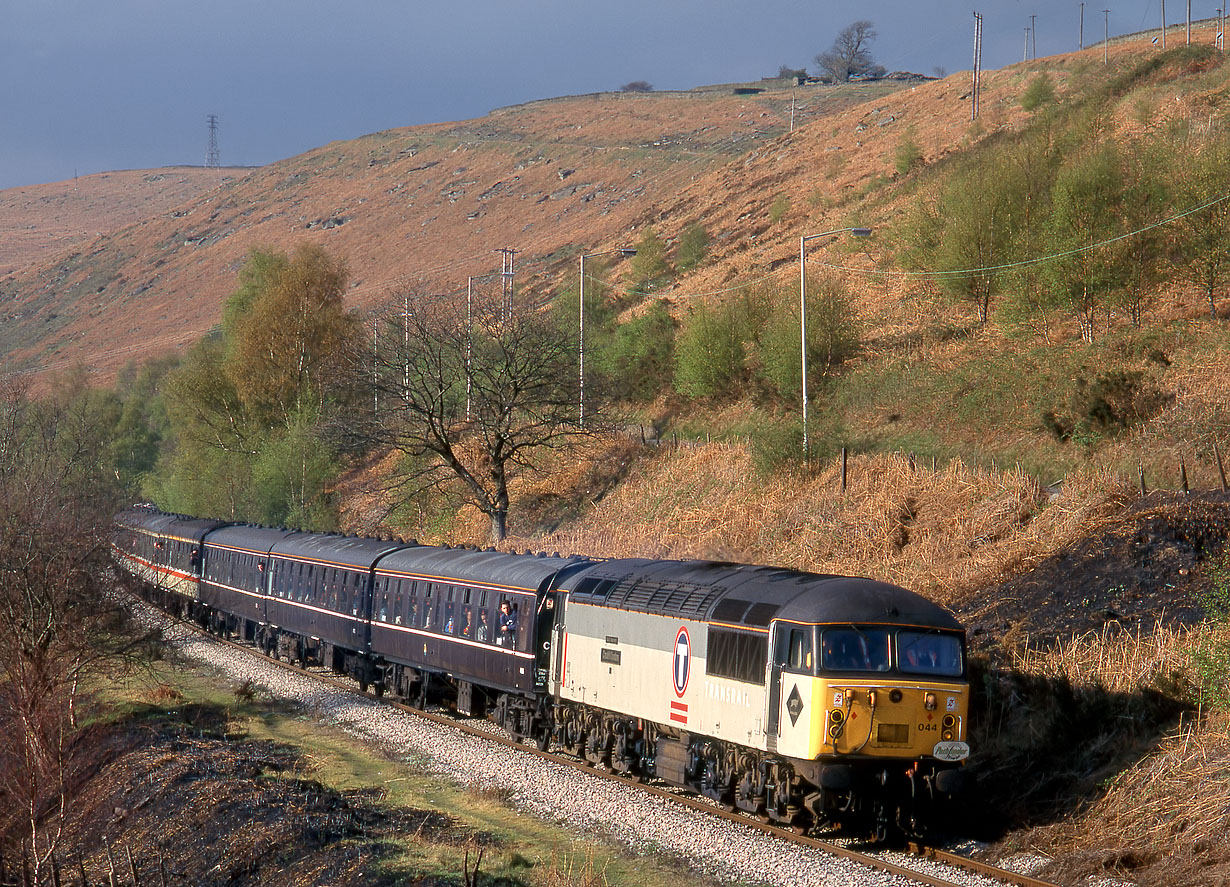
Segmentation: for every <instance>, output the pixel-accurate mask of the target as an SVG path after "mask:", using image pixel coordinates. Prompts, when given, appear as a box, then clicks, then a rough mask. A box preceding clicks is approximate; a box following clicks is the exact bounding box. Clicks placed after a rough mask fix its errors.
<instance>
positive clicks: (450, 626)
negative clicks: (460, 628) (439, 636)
mask: <svg viewBox="0 0 1230 887" xmlns="http://www.w3.org/2000/svg"><path fill="white" fill-rule="evenodd" d="M452 596H453V595H452V593H451V592H450V594H449V597H450V598H451V597H452ZM456 632H457V623H456V620H455V619H454V613H453V602H452V601H451V600H450V601H449V602H448V603H446V604H445V605H444V633H445V634H455V633H456Z"/></svg>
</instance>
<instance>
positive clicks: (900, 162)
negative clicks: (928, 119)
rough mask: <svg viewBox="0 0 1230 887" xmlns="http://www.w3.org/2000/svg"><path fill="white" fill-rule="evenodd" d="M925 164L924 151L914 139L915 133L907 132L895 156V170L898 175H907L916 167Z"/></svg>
mask: <svg viewBox="0 0 1230 887" xmlns="http://www.w3.org/2000/svg"><path fill="white" fill-rule="evenodd" d="M922 164H923V151H922V148H921V147H920V146H919V144H918V141H917V140H916V139H915V138H914V133H913V131H909V132H907V133H906V134H905V135H904V136H903V137H902V139H901V141H900V143H898V145H897V150H896V152H894V154H893V168H894V169H896V170H897V174H898V175H905V174H907V173H908V172H910V170H912V169H914V168H915V167H916V166H922Z"/></svg>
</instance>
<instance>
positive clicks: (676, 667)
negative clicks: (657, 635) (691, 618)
mask: <svg viewBox="0 0 1230 887" xmlns="http://www.w3.org/2000/svg"><path fill="white" fill-rule="evenodd" d="M691 651H692V639H691V638H690V637H688V629H687V626H683V627H681V628H680V629H679V632H678V633H677V634H676V635H675V656H674V662H673V663H672V665H673V669H672V671H673V677H674V680H675V695H676V696H678V697H679V698H680V699H682V698H683V694H684V693H686V692H687V689H688V678H689V677H691V674H692V657H691V655H690V654H691Z"/></svg>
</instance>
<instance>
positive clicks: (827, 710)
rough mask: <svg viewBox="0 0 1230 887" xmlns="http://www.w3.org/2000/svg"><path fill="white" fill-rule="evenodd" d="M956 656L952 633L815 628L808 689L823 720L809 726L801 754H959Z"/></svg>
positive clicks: (959, 665)
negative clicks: (812, 683) (816, 656)
mask: <svg viewBox="0 0 1230 887" xmlns="http://www.w3.org/2000/svg"><path fill="white" fill-rule="evenodd" d="M963 660H964V657H963V651H962V649H961V638H960V636H959V635H958V634H955V633H941V632H935V631H917V630H912V629H908V628H897V629H885V628H875V627H867V628H856V627H854V626H827V627H822V628H821V630H820V668H819V673H818V676H817V681H816V683H817V686H816V688H815V689H816V693H817V694H818V699H819V701H820V705H818V706H817V709H823V719H822V722H821V723H813V725H812V737H811V749H809V751H810V752H811V753H810V754H809V757H815V756H817V755H832V756H834V757H837V758H840V757H842V756H851V755H861V756H868V757H890V758H902V757H904V758H910V759H925V758H934V759H936V760H937V761H943V762H948V763H952V762H956V761H961V760H964V759H965V758H966V757H968V756H969V746H968V744H967V741H966V725H967V723H968V717H969V685H968V683H967V681H966V680H965V667H964V661H963ZM817 713H820V712H817Z"/></svg>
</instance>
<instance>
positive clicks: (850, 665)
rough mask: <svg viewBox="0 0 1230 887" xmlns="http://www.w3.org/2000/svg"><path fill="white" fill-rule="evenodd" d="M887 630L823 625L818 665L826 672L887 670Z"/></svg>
mask: <svg viewBox="0 0 1230 887" xmlns="http://www.w3.org/2000/svg"><path fill="white" fill-rule="evenodd" d="M888 649H889V633H888V632H887V631H885V630H884V629H882V628H858V627H856V626H853V625H851V626H849V627H848V628H825V629H824V630H823V631H822V632H821V633H820V667H821V668H822V669H824V670H825V671H888V670H889V667H890V662H891V660H890V658H889V655H888Z"/></svg>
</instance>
